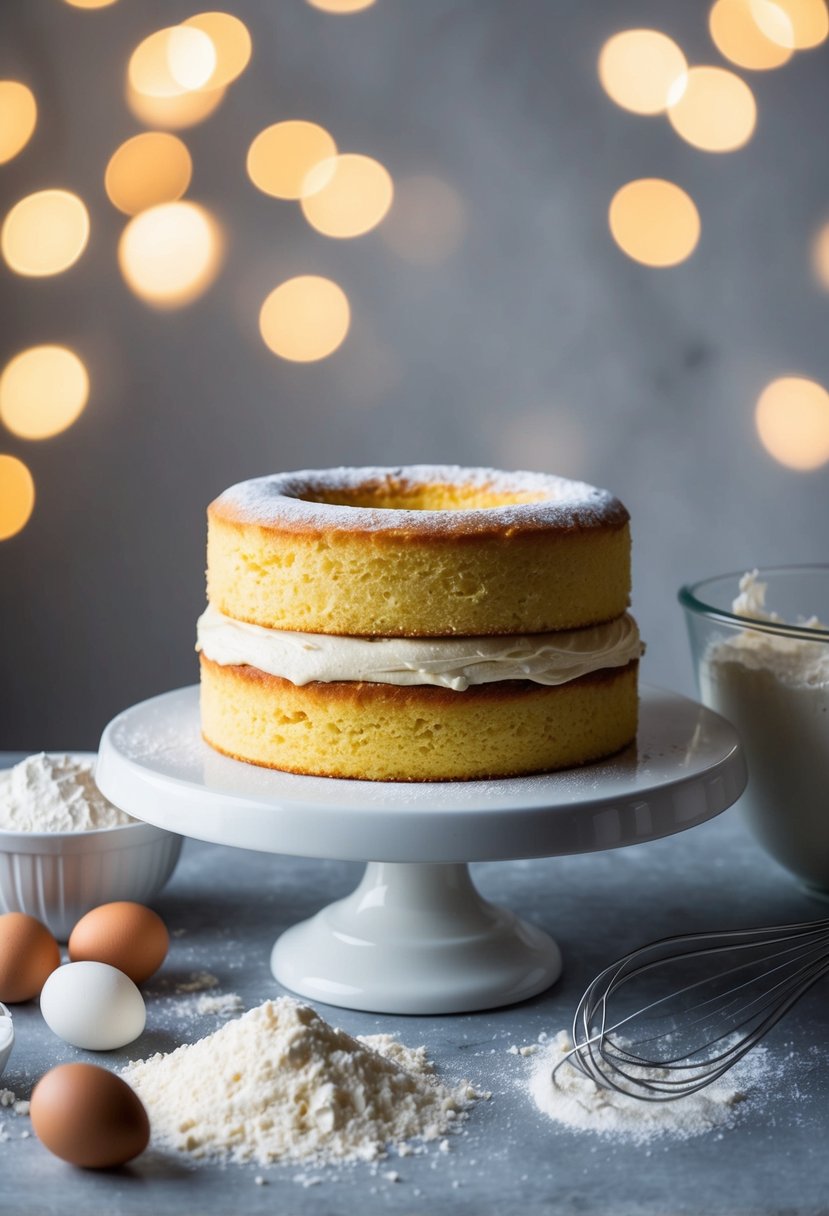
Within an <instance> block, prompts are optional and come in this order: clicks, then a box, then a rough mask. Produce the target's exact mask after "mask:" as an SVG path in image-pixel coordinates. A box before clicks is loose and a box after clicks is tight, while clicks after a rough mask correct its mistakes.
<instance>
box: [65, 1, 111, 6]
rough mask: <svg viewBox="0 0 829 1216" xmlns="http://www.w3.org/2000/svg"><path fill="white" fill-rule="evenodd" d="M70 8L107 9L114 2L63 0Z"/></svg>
mask: <svg viewBox="0 0 829 1216" xmlns="http://www.w3.org/2000/svg"><path fill="white" fill-rule="evenodd" d="M65 2H66V4H68V5H69V6H70V7H71V8H109V6H110V5H111V4H115V2H116V0H65Z"/></svg>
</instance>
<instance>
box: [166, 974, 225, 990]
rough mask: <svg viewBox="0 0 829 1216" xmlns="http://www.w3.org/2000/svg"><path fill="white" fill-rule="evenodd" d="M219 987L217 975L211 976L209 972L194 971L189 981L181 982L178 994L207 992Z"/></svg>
mask: <svg viewBox="0 0 829 1216" xmlns="http://www.w3.org/2000/svg"><path fill="white" fill-rule="evenodd" d="M218 987H219V981H218V979H217V978H216V976H215V975H211V973H210V972H209V971H194V972H193V973H192V974H191V976H190V978H189V979H186V980H179V982H178V983H177V984H176V992H180V993H182V992H207V991H209V989H211V988H218Z"/></svg>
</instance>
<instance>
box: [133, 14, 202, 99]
mask: <svg viewBox="0 0 829 1216" xmlns="http://www.w3.org/2000/svg"><path fill="white" fill-rule="evenodd" d="M216 65H217V57H216V48H215V46H214V45H213V40H212V39H211V38H210V36H209V35H208V34H206V33H205V32H204V30H201V29H196V28H195V27H194V26H188V25H171V26H168V27H167V28H166V29H163V30H156V32H155V33H154V34H150V35H149V36H148V37H147V38H145V39H144V40H143V42H140V43H139V44H138V46H137V47H136V48H135V50H134V51H133V53H132V55H131V56H130V61H129V66H128V68H127V79H128V81H129V84H130V85H131V86H132V88H133V89H134V90H135V91H136V92H137V93H143V94H145V95H146V96H148V97H177V96H178V95H179V94H181V93H187V92H192V91H193V90H197V89H201V88H203V87H205V86H206V85H207V84H208V81H209V80H210V78H211V76H212V75H213V73H214V72H215V70H216Z"/></svg>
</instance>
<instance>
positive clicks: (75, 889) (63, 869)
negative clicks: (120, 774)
mask: <svg viewBox="0 0 829 1216" xmlns="http://www.w3.org/2000/svg"><path fill="white" fill-rule="evenodd" d="M78 758H79V759H81V758H83V759H92V758H94V757H91V756H88V755H83V756H81V755H79V756H78ZM181 846H182V838H181V836H178V835H176V834H175V833H174V832H167V831H165V830H164V828H157V827H153V826H152V825H151V824H149V823H127V824H123V825H122V826H121V827H114V828H97V829H94V830H93V831H90V832H9V831H5V830H3V829H0V912H27V913H28V914H29V915H30V916H35V917H37V919H38V920H40V921H42V922H43V923H44V924H45V925H48V927H49V929H50V930H51V931H52V933H54V935H55V937H56V938H57V939H58V940H59V941H66V940H67V939H68V937H69V934H70V933H71V932H72V929H73V928H74V926H75V925H76V923H77V922H78V921H79V920H80V918H81V917H82V916H83V915H85V913H87V912H89V911H90V909H92V908H96V907H98V905H99V904H106V903H110V902H111V901H112V900H116V899H131V900H135V901H136V902H137V903H146V902H148V901H149V900H151V899H152V898H153V897H154V896H155V895H157V894H158V892H159V891H160V890H161V888H162V887H163V886H164V884H165V883H166V882H167V880H168V879H169V878H170V876H171V875H172V873H173V871H174V870H175V868H176V864H177V862H178V859H179V854H180V853H181Z"/></svg>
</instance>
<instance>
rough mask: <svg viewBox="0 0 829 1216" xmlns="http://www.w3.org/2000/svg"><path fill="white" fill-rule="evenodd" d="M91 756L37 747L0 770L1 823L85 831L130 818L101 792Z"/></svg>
mask: <svg viewBox="0 0 829 1216" xmlns="http://www.w3.org/2000/svg"><path fill="white" fill-rule="evenodd" d="M92 769H93V762H92V761H91V760H76V759H74V758H73V757H72V756H67V755H60V756H58V755H54V756H47V755H46V753H45V752H40V753H38V754H37V755H35V756H29V757H27V759H25V760H21V762H20V763H19V764H16V765H15V766H14V768H12V769H9V770H8V771H7V772H3V773H0V828H4V829H5V830H7V831H12V832H90V831H94V830H95V829H96V828H113V827H119V826H121V825H122V824H125V823H135V820H134V819H132V818H131V817H130V816H129V815H126V814H125V813H124V812H123V811H120V810H119V809H118V808H117V807H116V806H113V805H112V803H111V802H110V801H109V800H108V799H107V798H105V797H104V796H103V794H102V793H101V791H100V790H99V789H98V787H97V785H96V784H95V778H94V776H93V775H92Z"/></svg>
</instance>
